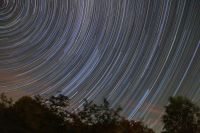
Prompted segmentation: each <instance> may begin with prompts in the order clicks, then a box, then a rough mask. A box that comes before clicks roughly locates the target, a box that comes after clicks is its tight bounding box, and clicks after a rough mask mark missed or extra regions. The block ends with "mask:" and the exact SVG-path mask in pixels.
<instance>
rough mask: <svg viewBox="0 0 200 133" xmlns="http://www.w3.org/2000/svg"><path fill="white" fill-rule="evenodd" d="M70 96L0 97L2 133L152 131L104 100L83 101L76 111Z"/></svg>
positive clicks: (0, 127)
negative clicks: (70, 108)
mask: <svg viewBox="0 0 200 133" xmlns="http://www.w3.org/2000/svg"><path fill="white" fill-rule="evenodd" d="M69 106H70V105H69V99H68V98H67V97H66V96H63V95H58V96H56V97H55V96H53V97H51V98H49V99H44V98H42V97H40V96H36V97H34V98H31V97H27V96H25V97H22V98H20V99H19V100H18V101H16V102H12V100H11V99H8V98H7V97H6V96H5V95H4V94H2V95H1V96H0V131H1V133H154V132H153V130H152V129H149V128H147V127H146V126H144V125H143V124H142V123H141V122H135V121H129V120H126V119H125V118H123V117H121V116H120V115H119V112H120V110H121V109H120V108H118V109H116V110H114V109H111V108H110V105H109V103H108V101H107V100H104V102H103V104H101V105H96V104H94V103H93V102H88V101H87V100H85V103H84V105H83V108H82V109H81V110H78V111H77V112H72V111H68V109H67V107H69Z"/></svg>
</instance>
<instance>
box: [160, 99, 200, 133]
mask: <svg viewBox="0 0 200 133" xmlns="http://www.w3.org/2000/svg"><path fill="white" fill-rule="evenodd" d="M169 102H170V103H169V105H168V106H166V107H165V109H166V111H165V114H164V116H163V123H164V128H163V133H200V109H199V107H198V106H197V105H195V104H193V103H192V102H191V101H190V100H189V99H187V98H185V97H180V96H179V97H171V98H170V99H169Z"/></svg>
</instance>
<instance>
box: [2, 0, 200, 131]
mask: <svg viewBox="0 0 200 133" xmlns="http://www.w3.org/2000/svg"><path fill="white" fill-rule="evenodd" d="M199 13H200V1H199V0H0V92H6V93H14V94H15V93H18V92H19V93H20V94H29V95H35V94H41V95H43V96H50V95H55V94H58V93H62V94H64V95H67V96H69V97H70V98H71V99H72V107H73V108H78V107H80V106H81V105H82V103H83V101H82V99H83V98H87V99H88V100H94V101H95V102H97V103H98V102H101V101H102V99H103V98H107V99H108V100H109V102H110V103H111V106H112V107H118V106H121V107H122V108H123V111H122V114H123V115H124V116H127V118H129V119H136V120H144V121H145V122H146V123H147V124H149V125H150V126H151V127H154V128H159V124H160V121H159V119H160V116H161V115H162V112H163V108H162V107H163V106H164V105H166V104H167V100H168V98H169V96H175V95H186V96H188V97H189V98H191V99H192V100H193V101H194V102H196V103H197V104H200V98H199V97H200V61H199V60H200V26H199V24H200V14H199Z"/></svg>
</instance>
